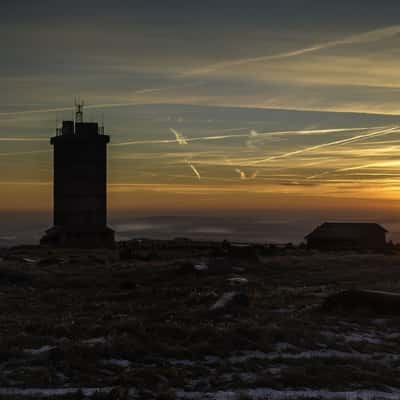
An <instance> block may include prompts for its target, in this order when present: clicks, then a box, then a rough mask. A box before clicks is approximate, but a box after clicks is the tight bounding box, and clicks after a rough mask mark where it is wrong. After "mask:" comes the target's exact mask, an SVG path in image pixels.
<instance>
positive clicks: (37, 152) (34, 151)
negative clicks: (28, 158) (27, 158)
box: [0, 150, 50, 156]
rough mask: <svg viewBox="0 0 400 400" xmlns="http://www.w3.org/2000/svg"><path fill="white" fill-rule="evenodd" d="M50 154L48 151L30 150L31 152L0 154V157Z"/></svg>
mask: <svg viewBox="0 0 400 400" xmlns="http://www.w3.org/2000/svg"><path fill="white" fill-rule="evenodd" d="M39 153H50V150H32V151H15V152H9V153H0V156H19V155H27V154H39Z"/></svg>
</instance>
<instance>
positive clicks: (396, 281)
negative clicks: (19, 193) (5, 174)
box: [0, 249, 400, 400]
mask: <svg viewBox="0 0 400 400" xmlns="http://www.w3.org/2000/svg"><path fill="white" fill-rule="evenodd" d="M2 258H3V260H2V261H1V262H0V335H1V336H0V399H3V398H4V399H20V398H24V399H25V398H42V397H48V398H49V397H51V398H60V399H81V398H88V397H92V398H93V399H128V398H132V399H152V398H157V399H159V400H163V399H166V400H169V399H196V400H197V399H210V400H211V399H223V400H225V399H234V400H245V399H300V398H301V399H307V398H310V399H335V400H336V399H398V398H400V373H399V372H400V354H399V353H398V349H399V345H400V313H399V316H397V315H371V314H368V313H366V314H365V313H359V312H352V311H349V312H346V313H342V314H329V315H328V314H324V313H322V312H321V310H320V305H321V304H322V303H323V301H324V299H325V298H326V296H327V295H329V294H331V293H335V292H337V291H340V290H342V289H348V288H353V287H361V288H370V289H380V290H391V291H398V292H400V256H397V255H386V256H385V255H351V254H341V255H329V254H328V255H321V254H308V253H301V254H297V253H295V252H294V253H292V254H283V255H282V254H280V255H274V256H265V255H262V256H261V257H248V258H246V257H245V258H243V257H242V258H234V257H232V256H229V255H228V256H225V257H224V258H215V257H210V256H209V255H208V254H207V253H204V251H203V252H199V253H193V252H189V251H181V252H178V251H175V252H165V253H162V252H156V253H155V254H147V255H146V257H144V256H143V255H140V257H139V256H137V257H134V256H132V258H130V259H125V260H123V261H121V260H119V258H118V256H117V255H116V254H115V253H107V252H103V253H99V252H97V253H76V252H75V253H71V252H63V253H57V254H47V253H44V252H43V250H35V249H19V250H14V251H13V252H11V253H8V254H4V255H3V256H2ZM198 265H203V266H204V265H207V268H205V267H203V268H200V269H199V268H196V266H198ZM232 292H235V293H240V294H242V295H245V296H246V298H248V299H249V302H248V303H247V302H243V301H241V302H239V303H235V304H234V305H233V306H232V307H230V308H229V307H228V308H226V309H225V308H224V307H225V306H223V307H222V309H221V308H220V307H219V308H218V310H217V311H218V312H216V309H215V307H213V306H214V305H215V304H221V299H226V298H230V299H231V300H232V297H233V296H231V295H229V296H228V295H227V293H232ZM224 301H225V300H224Z"/></svg>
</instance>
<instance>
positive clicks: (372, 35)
mask: <svg viewBox="0 0 400 400" xmlns="http://www.w3.org/2000/svg"><path fill="white" fill-rule="evenodd" d="M399 33H400V25H393V26H389V27H386V28H381V29H375V30H372V31H368V32H364V33H359V34H354V35H351V36H348V37H345V38H343V39H339V40H332V41H328V42H325V43H319V44H315V45H314V46H309V47H304V48H302V49H298V50H293V51H288V52H284V53H277V54H272V55H267V56H260V57H251V58H241V59H237V60H231V61H223V62H219V63H215V64H211V65H208V66H205V67H202V68H197V69H194V70H191V71H188V72H184V73H182V76H187V75H201V74H207V73H209V72H214V71H217V70H221V69H226V68H230V67H235V66H238V65H243V64H249V63H256V62H262V61H273V60H280V59H284V58H290V57H297V56H301V55H303V54H308V53H314V52H317V51H319V50H324V49H329V48H332V47H337V46H341V45H346V44H362V43H369V42H376V41H379V40H382V39H386V38H390V37H393V36H395V35H397V34H399Z"/></svg>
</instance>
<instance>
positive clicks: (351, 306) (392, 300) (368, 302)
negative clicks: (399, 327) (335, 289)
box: [322, 289, 400, 315]
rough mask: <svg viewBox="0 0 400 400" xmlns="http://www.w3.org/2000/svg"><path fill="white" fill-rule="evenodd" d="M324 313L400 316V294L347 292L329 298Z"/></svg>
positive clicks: (369, 291) (354, 290) (355, 290)
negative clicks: (342, 312) (364, 313)
mask: <svg viewBox="0 0 400 400" xmlns="http://www.w3.org/2000/svg"><path fill="white" fill-rule="evenodd" d="M322 310H323V311H328V312H329V311H346V312H347V311H362V312H366V313H373V314H380V315H400V293H393V292H384V291H377V290H359V289H358V290H357V289H353V290H345V291H342V292H339V293H335V294H333V295H331V296H329V297H328V298H327V299H326V300H325V302H324V304H323V306H322Z"/></svg>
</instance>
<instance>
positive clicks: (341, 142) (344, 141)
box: [250, 126, 399, 164]
mask: <svg viewBox="0 0 400 400" xmlns="http://www.w3.org/2000/svg"><path fill="white" fill-rule="evenodd" d="M398 129H399V127H398V126H395V127H392V128H388V129H383V130H378V131H374V132H370V133H366V134H363V135H357V136H352V137H350V138H347V139H341V140H334V141H332V142H328V143H322V144H318V145H316V146H310V147H306V148H303V149H300V150H295V151H291V152H288V153H283V154H279V155H276V156H271V157H267V158H263V159H260V160H254V161H251V162H250V164H260V163H264V162H267V161H273V160H278V159H281V158H288V157H291V156H296V155H298V154H302V153H306V152H310V151H315V150H319V149H323V148H325V147H329V146H339V145H344V144H347V143H353V142H356V141H358V140H364V139H367V138H370V137H375V136H383V135H388V134H390V133H394V132H395V131H397V130H398Z"/></svg>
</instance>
